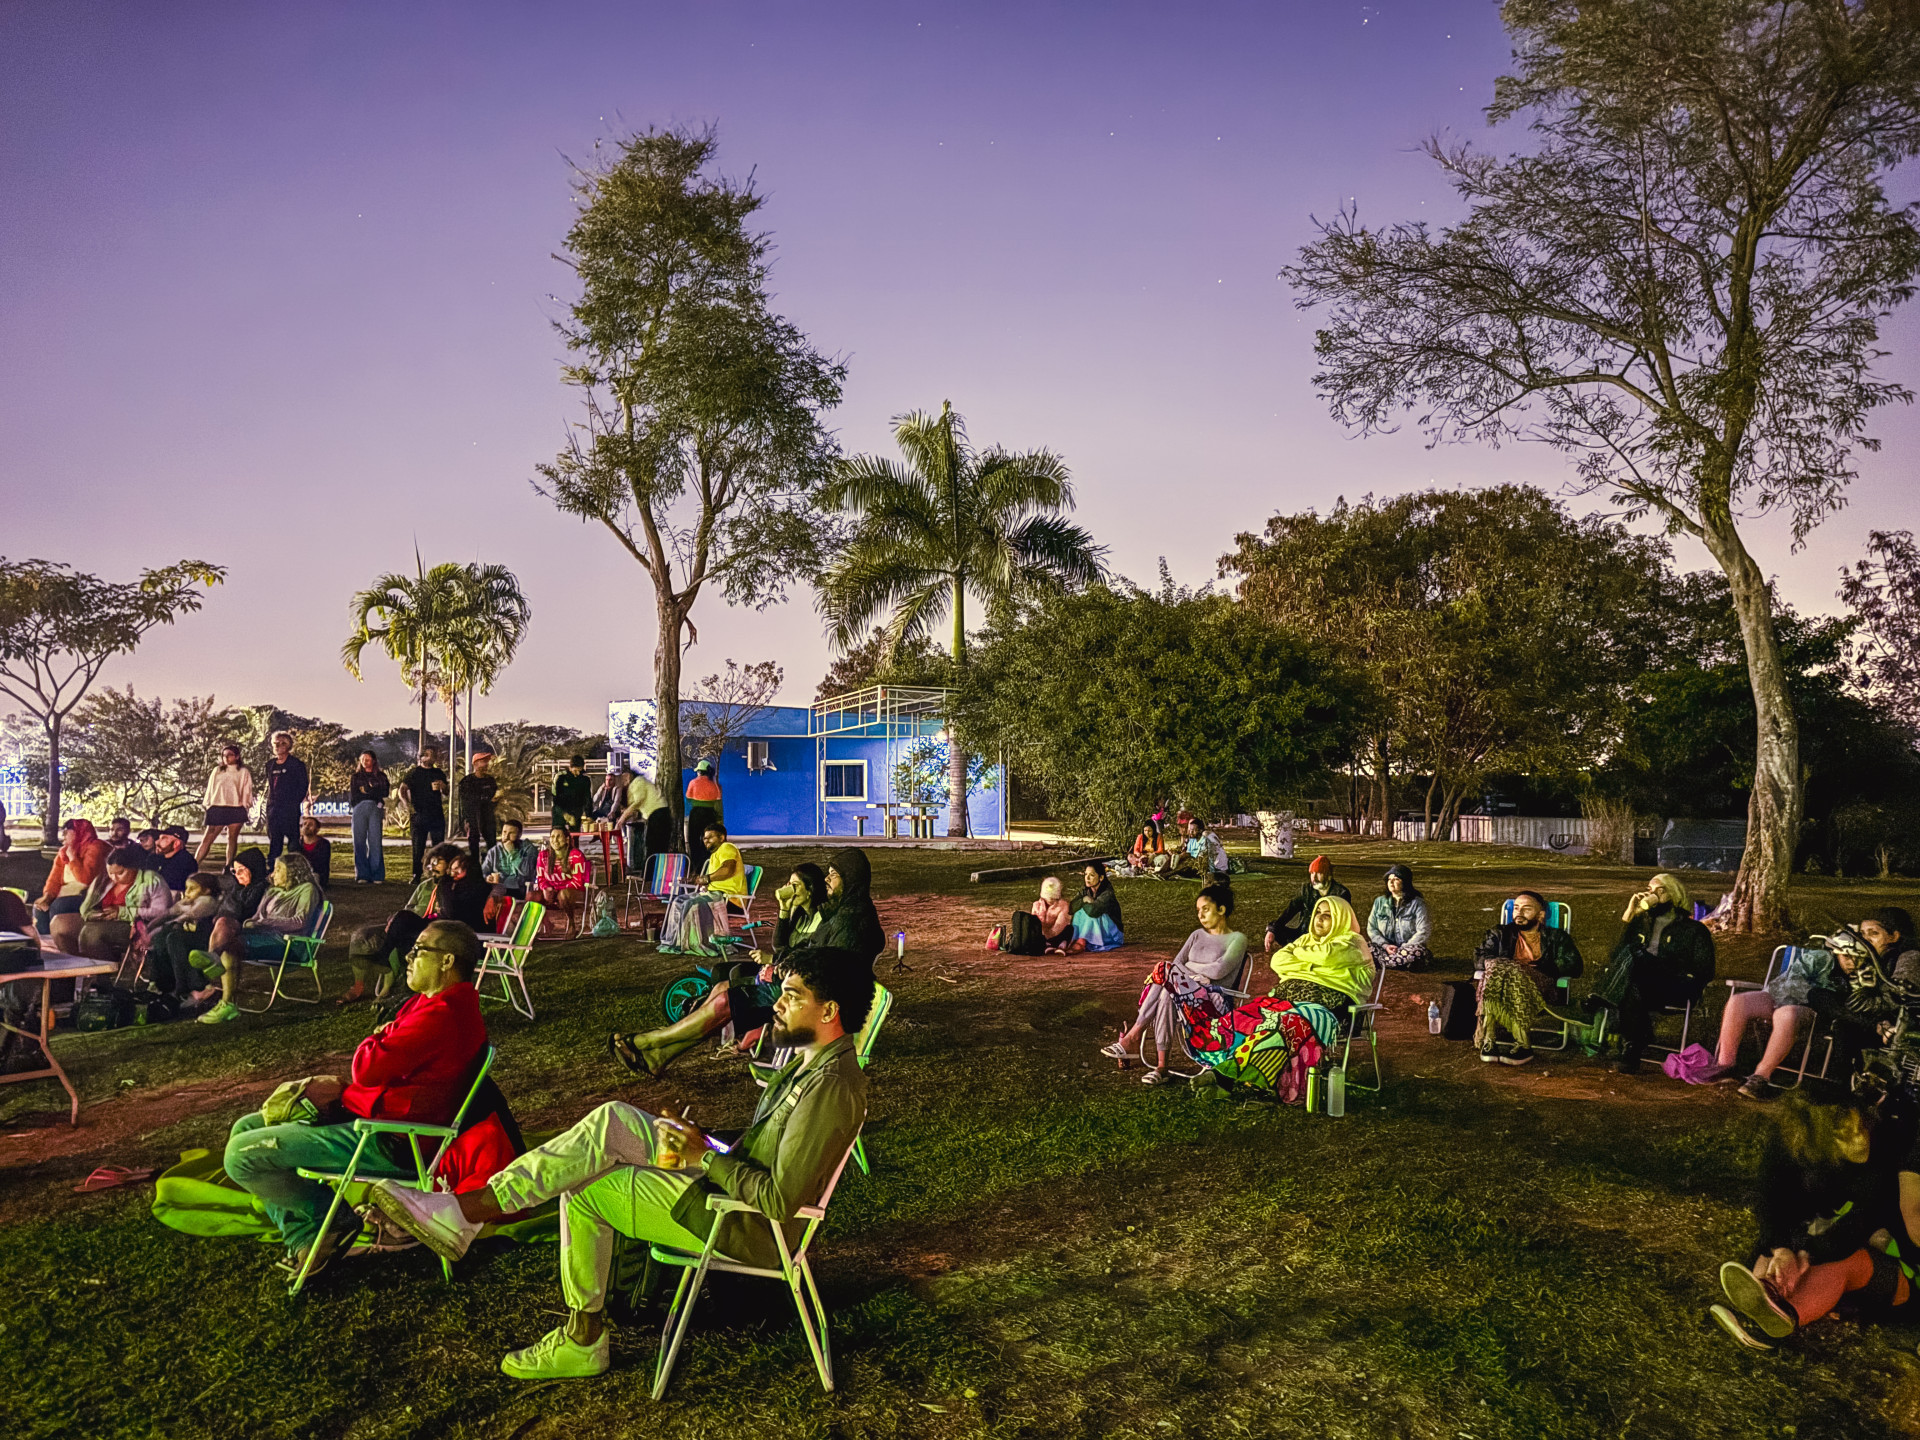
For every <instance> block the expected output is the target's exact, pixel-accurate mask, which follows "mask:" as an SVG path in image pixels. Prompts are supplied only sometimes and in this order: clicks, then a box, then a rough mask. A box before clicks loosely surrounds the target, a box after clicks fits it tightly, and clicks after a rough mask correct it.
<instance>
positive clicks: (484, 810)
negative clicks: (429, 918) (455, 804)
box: [460, 750, 500, 871]
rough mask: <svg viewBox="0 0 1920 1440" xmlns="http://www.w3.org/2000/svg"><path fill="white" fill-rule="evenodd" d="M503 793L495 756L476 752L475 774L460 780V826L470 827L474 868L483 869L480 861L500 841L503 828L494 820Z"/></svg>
mask: <svg viewBox="0 0 1920 1440" xmlns="http://www.w3.org/2000/svg"><path fill="white" fill-rule="evenodd" d="M499 793H500V782H499V780H497V779H495V778H494V775H493V752H492V751H491V750H479V751H475V752H474V756H473V773H472V774H470V775H463V776H461V777H460V822H461V823H462V824H463V825H465V826H466V827H467V854H468V856H469V857H471V859H472V860H473V868H474V869H475V870H476V871H478V870H479V868H480V857H481V856H482V855H483V854H485V853H486V852H487V851H488V850H491V849H492V848H493V846H494V843H495V842H496V841H497V840H499V838H500V827H499V826H498V825H497V824H496V823H495V821H494V817H493V800H494V797H495V796H496V795H498V794H499Z"/></svg>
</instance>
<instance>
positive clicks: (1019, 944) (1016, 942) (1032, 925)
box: [1000, 910, 1047, 955]
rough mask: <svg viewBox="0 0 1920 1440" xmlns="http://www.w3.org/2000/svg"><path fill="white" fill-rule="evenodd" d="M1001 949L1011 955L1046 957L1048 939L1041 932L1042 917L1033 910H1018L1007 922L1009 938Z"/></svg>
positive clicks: (1003, 942)
mask: <svg viewBox="0 0 1920 1440" xmlns="http://www.w3.org/2000/svg"><path fill="white" fill-rule="evenodd" d="M1000 948H1001V949H1002V950H1004V951H1006V952H1007V953H1008V954H1009V955H1044V954H1046V953H1047V938H1046V936H1045V935H1043V934H1042V933H1041V931H1040V917H1039V916H1038V915H1035V914H1034V913H1033V912H1032V911H1031V910H1016V911H1014V912H1013V918H1012V919H1011V920H1009V921H1008V922H1007V936H1006V939H1005V940H1003V941H1002V942H1001V944H1000Z"/></svg>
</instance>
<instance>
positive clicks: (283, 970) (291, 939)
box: [235, 900, 333, 1015]
mask: <svg viewBox="0 0 1920 1440" xmlns="http://www.w3.org/2000/svg"><path fill="white" fill-rule="evenodd" d="M332 923H333V902H332V901H331V900H322V901H321V902H320V908H319V909H317V910H315V911H314V912H313V919H311V920H309V921H308V922H307V933H306V934H304V935H288V936H285V937H284V940H285V943H284V944H282V946H281V947H280V958H279V959H277V960H262V959H256V958H255V957H254V956H251V955H247V956H244V957H243V958H242V963H243V964H246V965H267V966H270V967H272V969H273V989H272V991H271V992H270V993H269V994H268V995H267V1003H266V1004H264V1005H241V1006H240V1008H241V1009H242V1010H246V1011H249V1012H251V1013H252V1014H255V1015H259V1014H262V1013H264V1012H265V1011H268V1010H271V1009H272V1008H273V1002H274V1001H276V1000H278V999H281V998H282V996H283V992H282V990H281V988H280V984H281V981H282V980H284V979H285V978H286V974H287V967H288V966H289V965H291V966H293V967H294V968H295V969H297V970H305V971H306V972H307V973H308V974H309V975H311V976H313V998H312V999H311V1000H309V999H307V997H306V996H304V995H292V994H287V995H285V998H286V999H288V1000H291V1001H293V1002H295V1003H296V1004H300V1005H318V1004H319V1003H320V1001H321V998H322V995H323V993H324V992H323V991H322V990H321V988H320V946H321V943H322V942H323V941H325V940H326V938H327V927H328V926H329V925H331V924H332ZM235 1003H236V1004H238V1003H239V1002H238V1001H236V1002H235Z"/></svg>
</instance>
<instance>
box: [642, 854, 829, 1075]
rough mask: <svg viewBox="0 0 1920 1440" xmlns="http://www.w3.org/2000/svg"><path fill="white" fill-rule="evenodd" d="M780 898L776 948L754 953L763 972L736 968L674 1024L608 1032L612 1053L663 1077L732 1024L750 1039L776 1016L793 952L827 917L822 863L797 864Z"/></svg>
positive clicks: (778, 892)
mask: <svg viewBox="0 0 1920 1440" xmlns="http://www.w3.org/2000/svg"><path fill="white" fill-rule="evenodd" d="M774 899H775V901H776V902H777V903H778V904H779V907H780V918H779V920H778V921H777V922H776V923H775V925H774V927H773V950H772V951H771V952H764V951H760V950H756V951H754V952H753V958H754V961H755V962H756V964H757V965H758V966H759V970H758V972H757V973H756V972H755V971H754V970H752V969H750V968H748V967H746V966H744V965H736V966H734V967H733V973H732V974H731V976H730V977H729V983H728V984H725V985H717V986H715V987H714V988H713V989H712V990H710V991H709V992H708V993H707V998H706V999H705V1000H704V1001H702V1002H701V1003H700V1005H699V1006H697V1007H696V1008H695V1009H693V1010H690V1011H688V1012H687V1013H686V1014H685V1015H683V1016H681V1017H680V1018H679V1019H678V1020H676V1021H675V1022H674V1023H673V1024H671V1025H667V1026H664V1027H662V1028H661V1029H659V1030H650V1031H648V1032H647V1033H646V1034H644V1035H623V1034H622V1033H621V1032H620V1031H618V1030H616V1031H614V1032H613V1033H612V1034H610V1035H609V1036H607V1051H608V1053H609V1054H611V1055H612V1056H613V1058H614V1059H615V1060H618V1061H619V1062H620V1063H621V1064H622V1065H624V1066H626V1067H627V1069H629V1070H631V1071H633V1072H634V1073H635V1074H639V1073H640V1072H642V1071H645V1072H646V1073H647V1074H649V1075H658V1074H659V1073H660V1072H661V1071H663V1070H665V1069H666V1068H667V1066H669V1065H671V1064H672V1063H673V1062H674V1061H675V1060H676V1059H678V1058H679V1057H680V1056H681V1055H684V1054H685V1053H686V1052H687V1051H689V1050H691V1049H692V1048H693V1047H694V1046H696V1045H698V1044H699V1043H700V1042H701V1041H702V1040H704V1039H706V1038H707V1036H709V1035H712V1034H714V1033H715V1032H716V1031H719V1030H722V1029H724V1028H726V1026H728V1025H732V1026H733V1033H734V1035H735V1037H736V1039H744V1038H745V1037H746V1036H747V1035H749V1034H751V1033H752V1032H753V1031H755V1030H759V1029H761V1028H763V1027H764V1026H765V1025H766V1024H767V1023H768V1022H769V1021H770V1020H772V1019H773V1002H774V1001H775V1000H777V999H779V998H780V977H781V976H782V975H783V974H784V973H785V971H786V965H785V962H786V958H787V956H788V955H790V954H791V953H793V951H795V950H797V949H805V948H807V946H808V945H809V944H810V943H811V942H812V940H813V937H814V935H815V933H816V932H817V931H818V930H819V929H820V926H821V924H822V923H823V922H824V921H825V919H826V910H827V877H826V875H825V874H823V873H822V872H821V869H820V867H819V866H818V865H813V864H805V865H796V866H794V868H793V874H792V876H791V877H789V879H788V880H787V883H786V884H785V885H782V886H781V887H780V888H779V889H778V890H776V891H774Z"/></svg>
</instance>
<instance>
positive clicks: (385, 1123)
mask: <svg viewBox="0 0 1920 1440" xmlns="http://www.w3.org/2000/svg"><path fill="white" fill-rule="evenodd" d="M497 1053H498V1052H497V1051H496V1049H495V1047H493V1046H492V1045H489V1046H488V1047H487V1048H486V1053H484V1054H483V1055H481V1057H480V1068H479V1070H478V1071H477V1072H475V1074H474V1077H473V1084H472V1085H470V1086H468V1087H467V1095H466V1098H465V1099H464V1100H462V1101H461V1102H460V1108H459V1109H458V1110H456V1111H454V1113H453V1123H452V1124H450V1125H423V1124H421V1123H419V1122H418V1121H412V1120H355V1121H354V1122H353V1128H354V1132H355V1133H356V1134H358V1135H359V1137H360V1141H359V1143H358V1144H357V1145H355V1146H354V1147H353V1156H352V1158H351V1159H349V1160H348V1161H347V1168H346V1169H345V1170H343V1171H341V1172H340V1173H339V1174H337V1175H335V1174H329V1173H328V1172H326V1171H322V1170H305V1169H303V1170H301V1171H300V1172H299V1174H300V1176H301V1178H302V1179H306V1180H318V1181H319V1182H320V1183H321V1184H323V1185H331V1186H332V1187H333V1203H332V1204H331V1205H329V1206H328V1207H327V1216H326V1219H324V1220H322V1221H321V1222H320V1230H319V1233H320V1234H321V1235H326V1234H329V1233H331V1232H332V1230H333V1217H334V1216H335V1215H337V1214H339V1213H340V1202H341V1201H342V1200H344V1199H345V1198H346V1194H347V1187H348V1186H349V1185H356V1184H358V1185H364V1184H367V1183H369V1182H367V1181H365V1180H362V1179H360V1178H359V1172H360V1157H361V1156H362V1155H363V1154H365V1153H366V1149H367V1146H368V1144H369V1143H371V1142H372V1140H373V1137H374V1136H376V1135H404V1136H406V1137H407V1145H408V1148H409V1149H410V1150H411V1151H412V1153H413V1171H414V1178H413V1179H412V1180H403V1179H396V1178H394V1177H393V1176H388V1175H380V1176H375V1177H374V1178H375V1179H380V1180H386V1181H388V1182H389V1183H390V1184H394V1185H408V1186H411V1187H412V1188H413V1189H415V1190H421V1191H426V1190H431V1189H433V1175H434V1172H435V1171H436V1170H438V1169H439V1168H440V1161H441V1160H442V1159H443V1158H444V1157H445V1155H446V1153H447V1147H448V1146H449V1145H451V1144H453V1142H454V1140H455V1139H456V1138H457V1137H458V1136H459V1134H460V1125H461V1122H462V1121H464V1120H465V1119H466V1118H467V1109H468V1107H469V1106H471V1105H472V1104H473V1097H474V1096H476V1095H478V1094H479V1093H480V1087H481V1086H482V1085H484V1084H485V1083H486V1080H487V1075H488V1073H489V1072H490V1071H491V1070H492V1069H493V1057H494V1055H495V1054H497ZM435 1138H438V1139H439V1141H440V1146H439V1148H438V1149H436V1150H435V1151H434V1152H433V1159H432V1160H428V1159H427V1158H426V1156H425V1154H424V1153H423V1152H422V1150H421V1149H420V1142H421V1141H422V1140H432V1139H435ZM319 1248H320V1247H319V1244H318V1241H317V1240H316V1242H315V1243H314V1244H312V1245H309V1246H308V1247H307V1258H306V1261H305V1263H304V1264H302V1265H301V1267H300V1273H299V1274H298V1275H295V1276H294V1277H293V1284H292V1285H290V1286H288V1287H287V1293H288V1294H289V1295H298V1294H299V1293H300V1287H301V1286H303V1285H305V1284H306V1283H307V1272H308V1271H309V1270H311V1269H312V1268H313V1256H314V1252H315V1251H316V1250H318V1249H319ZM440 1273H441V1275H442V1276H444V1277H445V1278H446V1279H447V1280H449V1281H450V1280H452V1279H453V1265H452V1263H451V1262H450V1261H447V1260H442V1261H441V1262H440Z"/></svg>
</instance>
